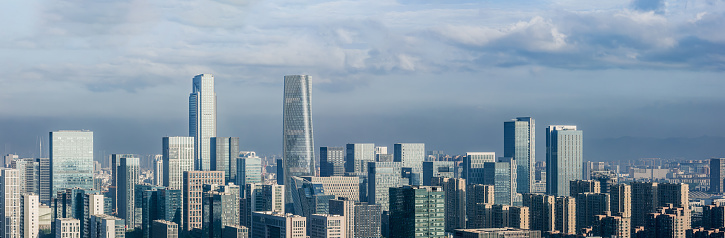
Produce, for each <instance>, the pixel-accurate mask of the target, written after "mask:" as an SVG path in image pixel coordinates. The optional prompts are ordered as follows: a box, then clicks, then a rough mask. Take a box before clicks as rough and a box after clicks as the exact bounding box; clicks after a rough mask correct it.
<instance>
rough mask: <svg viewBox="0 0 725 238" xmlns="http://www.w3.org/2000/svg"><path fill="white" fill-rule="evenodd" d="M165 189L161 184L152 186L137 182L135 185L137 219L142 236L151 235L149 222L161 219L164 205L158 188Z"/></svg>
mask: <svg viewBox="0 0 725 238" xmlns="http://www.w3.org/2000/svg"><path fill="white" fill-rule="evenodd" d="M164 189H166V188H165V187H163V186H154V185H149V184H137V185H136V187H135V190H136V191H135V193H134V194H135V195H136V196H135V198H134V200H135V202H136V209H137V210H138V211H139V212H137V215H139V216H137V217H138V218H137V219H136V220H138V221H139V222H140V223H141V224H140V225H141V230H142V231H143V234H142V235H143V237H144V238H148V237H150V236H151V223H152V222H153V221H154V220H157V219H163V218H162V217H163V216H164V214H165V213H164V212H162V206H163V205H165V204H164V202H163V201H162V200H161V199H160V195H161V192H160V190H164Z"/></svg>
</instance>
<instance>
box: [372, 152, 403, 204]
mask: <svg viewBox="0 0 725 238" xmlns="http://www.w3.org/2000/svg"><path fill="white" fill-rule="evenodd" d="M401 166H402V163H401V162H372V163H368V193H370V196H368V203H370V204H378V205H380V206H382V208H383V211H388V204H389V201H390V200H389V197H388V195H389V193H388V189H390V188H394V187H400V186H401V185H402V183H401V181H400V180H401V179H400V176H401Z"/></svg>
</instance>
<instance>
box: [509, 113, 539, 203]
mask: <svg viewBox="0 0 725 238" xmlns="http://www.w3.org/2000/svg"><path fill="white" fill-rule="evenodd" d="M535 129H536V123H535V122H534V119H533V118H531V117H517V118H516V119H514V120H511V121H507V122H504V123H503V131H504V133H503V134H504V135H503V148H504V149H503V156H504V157H511V158H514V160H516V175H517V180H516V184H517V185H516V192H517V193H531V192H532V187H533V184H534V163H535V162H536V150H535V149H536V130H535Z"/></svg>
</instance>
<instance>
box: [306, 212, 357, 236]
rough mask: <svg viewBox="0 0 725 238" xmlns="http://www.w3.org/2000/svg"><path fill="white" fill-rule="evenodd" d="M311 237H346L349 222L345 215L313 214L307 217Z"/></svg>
mask: <svg viewBox="0 0 725 238" xmlns="http://www.w3.org/2000/svg"><path fill="white" fill-rule="evenodd" d="M307 224H308V231H309V233H310V238H345V237H347V229H346V228H347V224H346V219H345V217H344V216H340V215H329V214H312V215H310V216H309V217H308V218H307Z"/></svg>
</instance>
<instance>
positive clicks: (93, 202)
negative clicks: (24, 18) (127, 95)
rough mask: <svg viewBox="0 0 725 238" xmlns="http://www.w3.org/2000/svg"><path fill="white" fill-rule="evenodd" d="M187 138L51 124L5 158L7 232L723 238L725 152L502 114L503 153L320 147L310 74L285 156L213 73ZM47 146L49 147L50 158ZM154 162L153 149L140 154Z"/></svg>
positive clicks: (288, 125)
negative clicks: (230, 112)
mask: <svg viewBox="0 0 725 238" xmlns="http://www.w3.org/2000/svg"><path fill="white" fill-rule="evenodd" d="M192 85H193V87H192V89H193V91H192V93H191V94H190V96H189V136H168V137H163V138H162V140H161V141H162V147H161V154H160V155H158V156H152V157H145V158H144V157H143V156H139V155H135V154H112V155H111V156H110V157H109V159H108V161H105V162H104V164H105V166H101V163H99V162H98V161H96V162H94V160H93V155H94V153H93V132H91V131H85V130H60V131H53V132H50V137H49V142H50V143H49V146H48V147H49V156H48V157H47V158H20V157H19V156H17V155H7V156H4V157H3V159H4V161H3V166H2V167H4V168H0V237H8V238H19V237H32V238H36V237H58V238H66V237H69V238H75V237H77V238H97V237H99V238H100V237H105V238H108V237H143V238H147V237H204V238H217V237H225V238H226V237H245V238H246V237H259V238H267V237H299V238H307V237H310V238H374V237H390V238H398V237H400V238H403V237H405V238H410V237H436V238H441V237H466V238H468V237H471V238H473V237H477V238H483V237H585V236H586V237H591V236H599V237H623V238H629V237H653V238H654V237H723V236H724V235H725V198H723V197H722V194H723V193H724V192H725V186H724V185H723V184H725V159H719V158H715V159H711V160H702V161H665V160H661V159H642V160H639V161H628V162H621V163H605V162H591V161H586V160H584V158H583V132H582V131H581V130H579V129H578V128H577V127H576V126H573V125H550V126H548V127H546V135H545V136H546V138H545V140H546V159H545V161H539V162H537V161H536V158H535V154H536V152H535V142H536V137H535V128H536V127H535V120H534V119H533V118H530V117H519V118H516V119H514V120H511V121H506V122H504V128H503V129H504V153H503V156H497V155H496V153H495V152H468V153H466V154H465V155H459V156H448V155H445V154H444V153H443V152H442V151H427V150H426V147H425V144H423V143H396V144H394V145H393V146H392V151H390V152H392V153H389V152H388V147H386V146H378V145H375V144H373V143H350V144H346V145H345V146H339V145H336V146H322V147H319V155H318V156H319V162H317V161H318V160H316V156H315V152H316V151H317V150H316V148H317V147H315V145H314V139H313V138H314V137H313V127H312V116H311V110H310V107H311V91H310V88H311V82H310V77H309V76H306V75H291V76H285V78H284V97H283V101H284V107H283V108H284V112H283V141H284V146H283V156H282V158H279V159H271V160H270V159H268V158H260V157H258V156H257V155H256V154H255V153H254V152H251V151H240V150H239V148H240V145H239V138H238V137H217V135H216V132H217V126H216V115H217V114H216V109H217V108H216V94H215V91H214V78H213V76H211V75H209V74H202V75H198V76H196V77H194V79H193V84H192ZM41 157H42V156H41ZM143 160H146V162H143Z"/></svg>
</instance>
